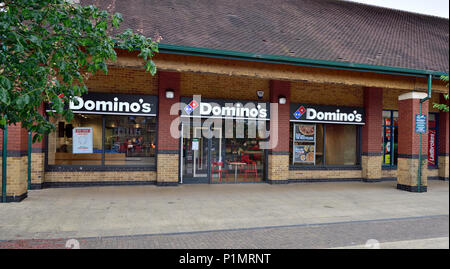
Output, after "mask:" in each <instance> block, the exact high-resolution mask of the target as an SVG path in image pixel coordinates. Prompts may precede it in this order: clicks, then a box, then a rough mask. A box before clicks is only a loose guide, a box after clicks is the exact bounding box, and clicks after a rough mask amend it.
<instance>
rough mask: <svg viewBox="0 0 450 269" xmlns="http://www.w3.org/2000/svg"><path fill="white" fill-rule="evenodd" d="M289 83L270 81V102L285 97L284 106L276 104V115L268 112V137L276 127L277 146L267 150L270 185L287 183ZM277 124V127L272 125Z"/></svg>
mask: <svg viewBox="0 0 450 269" xmlns="http://www.w3.org/2000/svg"><path fill="white" fill-rule="evenodd" d="M290 85H291V84H290V82H289V81H278V80H271V81H270V102H271V103H275V104H278V98H279V97H280V96H284V97H286V104H284V105H280V104H278V113H274V111H271V112H270V121H271V122H270V135H271V137H272V138H273V137H274V135H275V129H273V128H276V127H277V130H276V131H277V135H278V141H277V143H276V144H277V145H276V146H275V147H274V148H273V149H271V150H269V156H268V164H267V165H268V169H267V171H268V174H267V182H268V183H270V184H279V183H288V182H289V118H290V117H289V113H290V112H289V106H290V97H291V86H290ZM275 122H277V125H275V124H274V123H275Z"/></svg>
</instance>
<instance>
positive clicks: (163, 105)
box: [156, 72, 180, 186]
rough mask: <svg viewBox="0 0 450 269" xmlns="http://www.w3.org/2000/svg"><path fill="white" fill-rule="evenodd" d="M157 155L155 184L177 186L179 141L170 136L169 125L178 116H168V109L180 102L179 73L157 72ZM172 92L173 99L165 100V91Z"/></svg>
mask: <svg viewBox="0 0 450 269" xmlns="http://www.w3.org/2000/svg"><path fill="white" fill-rule="evenodd" d="M158 76H159V86H158V145H157V147H158V153H157V160H156V162H157V167H156V184H157V185H160V186H175V185H178V166H179V152H180V150H179V139H178V138H173V137H172V135H171V134H170V125H171V123H172V121H173V120H174V119H176V118H177V117H178V115H170V108H171V107H172V105H173V104H175V103H178V102H179V101H180V73H176V72H158ZM168 89H170V90H171V91H173V92H174V98H173V99H167V98H166V90H168Z"/></svg>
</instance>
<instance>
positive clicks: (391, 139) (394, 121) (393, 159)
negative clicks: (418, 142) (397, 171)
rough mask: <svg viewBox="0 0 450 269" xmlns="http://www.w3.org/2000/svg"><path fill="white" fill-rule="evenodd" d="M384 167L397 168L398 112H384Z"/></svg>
mask: <svg viewBox="0 0 450 269" xmlns="http://www.w3.org/2000/svg"><path fill="white" fill-rule="evenodd" d="M382 137H383V139H382V141H383V144H382V152H383V165H384V166H396V165H397V160H398V158H397V156H398V111H392V110H383V128H382Z"/></svg>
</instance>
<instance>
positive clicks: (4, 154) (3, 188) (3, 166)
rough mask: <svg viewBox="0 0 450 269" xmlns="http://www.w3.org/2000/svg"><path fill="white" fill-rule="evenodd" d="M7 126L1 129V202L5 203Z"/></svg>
mask: <svg viewBox="0 0 450 269" xmlns="http://www.w3.org/2000/svg"><path fill="white" fill-rule="evenodd" d="M6 129H7V125H6V124H5V126H4V128H3V155H2V156H3V157H2V202H3V203H6V158H7V157H6V151H7V148H6V141H7V130H6Z"/></svg>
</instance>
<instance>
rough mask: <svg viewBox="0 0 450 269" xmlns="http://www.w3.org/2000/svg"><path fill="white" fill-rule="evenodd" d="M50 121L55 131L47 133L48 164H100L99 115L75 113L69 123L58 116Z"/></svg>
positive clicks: (100, 135)
mask: <svg viewBox="0 0 450 269" xmlns="http://www.w3.org/2000/svg"><path fill="white" fill-rule="evenodd" d="M51 121H52V122H53V124H55V126H56V132H52V133H50V134H49V135H48V164H49V165H101V163H102V151H103V149H102V136H103V131H102V116H101V115H83V114H75V115H74V118H73V120H72V121H71V122H70V123H68V122H66V121H65V120H62V119H59V118H58V119H53V120H51ZM74 134H75V137H74ZM74 140H75V141H74Z"/></svg>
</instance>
